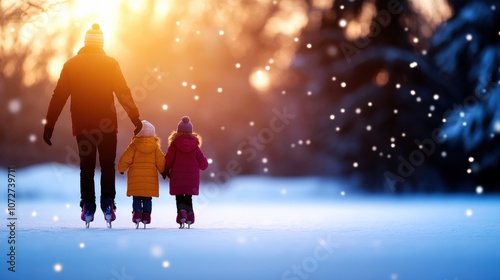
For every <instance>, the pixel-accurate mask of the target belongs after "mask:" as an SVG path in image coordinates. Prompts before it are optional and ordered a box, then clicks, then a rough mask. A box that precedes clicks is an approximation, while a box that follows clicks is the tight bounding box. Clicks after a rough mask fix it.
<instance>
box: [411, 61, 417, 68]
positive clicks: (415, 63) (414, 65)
mask: <svg viewBox="0 0 500 280" xmlns="http://www.w3.org/2000/svg"><path fill="white" fill-rule="evenodd" d="M417 66H418V63H417V62H416V61H414V62H412V63H410V68H415V67H417Z"/></svg>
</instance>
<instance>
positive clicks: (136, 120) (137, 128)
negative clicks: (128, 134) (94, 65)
mask: <svg viewBox="0 0 500 280" xmlns="http://www.w3.org/2000/svg"><path fill="white" fill-rule="evenodd" d="M132 123H133V124H134V125H135V129H134V135H137V133H139V132H141V129H142V122H141V120H140V119H139V118H134V119H132Z"/></svg>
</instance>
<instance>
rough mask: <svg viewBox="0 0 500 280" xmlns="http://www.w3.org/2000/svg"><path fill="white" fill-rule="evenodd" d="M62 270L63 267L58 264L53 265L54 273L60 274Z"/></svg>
mask: <svg viewBox="0 0 500 280" xmlns="http://www.w3.org/2000/svg"><path fill="white" fill-rule="evenodd" d="M62 268H63V267H62V265H61V264H60V263H56V264H55V265H54V271H55V272H61V271H62Z"/></svg>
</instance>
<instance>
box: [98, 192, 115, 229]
mask: <svg viewBox="0 0 500 280" xmlns="http://www.w3.org/2000/svg"><path fill="white" fill-rule="evenodd" d="M101 209H102V212H103V213H104V220H106V225H107V226H108V228H111V227H112V226H111V222H112V221H114V220H116V214H115V209H116V206H115V203H114V201H113V200H112V199H110V198H104V199H103V200H102V201H101Z"/></svg>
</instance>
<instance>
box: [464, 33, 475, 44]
mask: <svg viewBox="0 0 500 280" xmlns="http://www.w3.org/2000/svg"><path fill="white" fill-rule="evenodd" d="M465 39H466V40H467V41H469V42H470V41H472V39H473V37H472V34H467V35H465Z"/></svg>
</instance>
